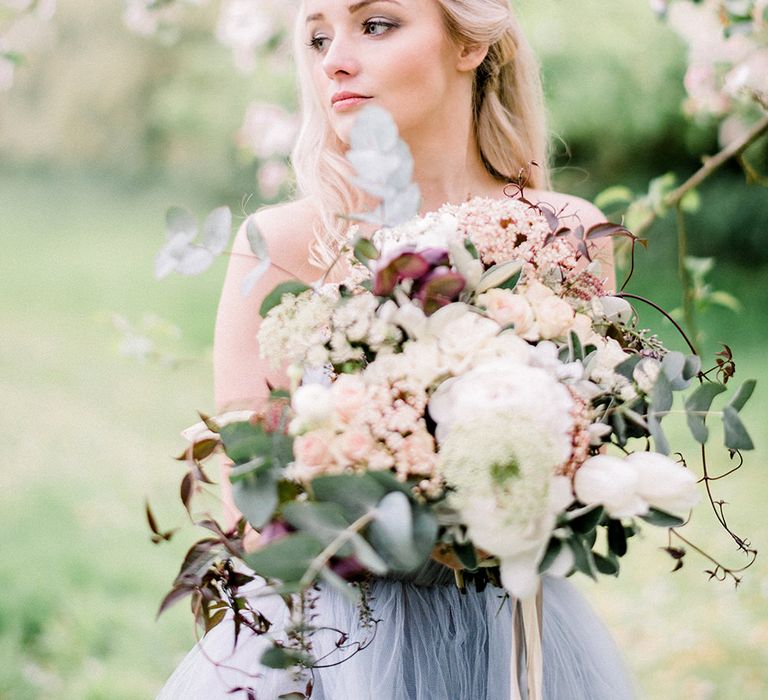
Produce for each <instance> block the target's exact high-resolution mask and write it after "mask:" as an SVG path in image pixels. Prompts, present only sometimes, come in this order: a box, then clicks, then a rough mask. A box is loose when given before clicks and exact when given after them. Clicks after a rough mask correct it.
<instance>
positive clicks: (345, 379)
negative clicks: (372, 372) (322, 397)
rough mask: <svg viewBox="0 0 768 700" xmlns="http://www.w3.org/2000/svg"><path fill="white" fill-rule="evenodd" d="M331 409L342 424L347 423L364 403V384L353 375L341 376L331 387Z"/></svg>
mask: <svg viewBox="0 0 768 700" xmlns="http://www.w3.org/2000/svg"><path fill="white" fill-rule="evenodd" d="M331 395H332V396H333V409H334V412H335V414H336V416H337V417H338V418H339V420H341V422H342V423H349V422H350V421H351V420H352V419H353V418H354V417H355V415H356V414H357V413H358V412H359V411H360V409H361V408H362V407H363V406H364V405H365V402H366V386H365V382H364V381H363V380H362V379H360V377H359V376H358V375H355V374H342V375H341V376H340V377H339V378H338V379H337V380H336V381H335V382H334V383H333V384H332V385H331Z"/></svg>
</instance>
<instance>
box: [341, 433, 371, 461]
mask: <svg viewBox="0 0 768 700" xmlns="http://www.w3.org/2000/svg"><path fill="white" fill-rule="evenodd" d="M373 447H374V444H373V438H372V437H371V434H370V432H368V431H367V430H360V429H349V430H345V431H344V432H343V433H341V435H339V436H338V437H337V438H336V441H335V444H334V448H335V450H338V451H339V452H340V453H341V455H342V456H343V457H344V458H345V459H346V460H348V461H349V462H351V463H352V464H359V463H360V462H365V461H366V458H367V457H368V455H369V454H370V452H371V450H372V449H373Z"/></svg>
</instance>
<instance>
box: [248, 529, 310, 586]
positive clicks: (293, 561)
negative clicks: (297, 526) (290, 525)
mask: <svg viewBox="0 0 768 700" xmlns="http://www.w3.org/2000/svg"><path fill="white" fill-rule="evenodd" d="M323 549H324V547H323V544H322V542H320V541H319V540H317V539H316V538H314V537H312V535H310V534H309V533H306V532H295V533H292V534H290V535H287V536H285V537H283V538H281V539H279V540H276V541H275V542H270V543H269V544H267V545H266V546H264V547H263V548H262V549H259V550H258V551H256V552H252V553H250V554H246V555H245V557H244V559H245V563H246V564H247V565H248V566H250V567H251V569H253V570H254V571H255V572H256V573H257V574H258V575H259V576H264V577H266V578H276V579H279V580H280V581H283V582H285V583H297V582H298V581H300V580H301V578H302V576H304V574H305V573H306V571H307V569H309V567H310V565H311V564H312V562H313V561H314V560H315V559H316V558H317V556H318V555H319V554H320V552H322V551H323Z"/></svg>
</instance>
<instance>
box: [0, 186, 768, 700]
mask: <svg viewBox="0 0 768 700" xmlns="http://www.w3.org/2000/svg"><path fill="white" fill-rule="evenodd" d="M173 203H178V204H182V205H186V206H189V207H190V208H193V209H195V210H196V213H198V214H203V213H204V212H205V211H207V209H208V208H210V207H211V206H214V205H215V204H217V202H202V201H201V200H196V199H195V198H194V194H193V191H192V190H184V189H182V188H176V189H174V188H172V187H171V186H162V187H160V186H155V187H152V188H149V187H147V188H140V187H129V186H127V185H125V184H121V183H120V182H119V181H118V180H115V179H111V178H109V177H98V176H93V175H71V176H66V177H63V178H62V177H59V176H57V175H55V174H47V175H42V174H39V175H33V174H18V173H17V174H16V175H13V176H12V175H11V174H10V173H9V172H0V232H1V234H2V236H1V238H2V241H3V244H4V260H5V263H6V264H5V265H4V274H3V277H2V284H3V286H4V290H3V291H4V293H3V294H2V295H0V313H1V314H2V318H3V325H4V328H3V341H2V342H0V362H1V363H2V375H1V376H2V379H1V380H0V381H2V384H0V387H1V388H2V396H3V401H4V406H5V410H4V420H3V427H4V430H3V440H2V443H3V445H4V447H5V448H6V459H5V460H4V461H3V466H2V470H1V471H0V484H1V485H2V488H0V531H1V532H2V533H3V536H2V560H3V565H2V566H1V567H0V590H2V592H3V595H2V596H0V659H2V662H0V698H2V699H3V700H22V699H23V700H26V699H28V698H29V699H31V698H40V699H41V700H53V699H56V700H60V699H62V698H63V699H69V698H72V699H76V700H80V699H87V700H97V699H104V700H107V699H108V700H139V699H144V698H150V697H153V694H154V692H156V690H157V689H158V688H159V686H160V685H161V684H162V682H163V680H164V678H165V677H166V676H167V675H168V673H170V671H171V670H172V668H173V667H174V665H175V663H176V662H177V661H178V660H179V658H180V656H181V654H183V652H184V651H185V650H186V649H187V648H188V647H189V645H190V644H191V643H192V642H193V639H194V635H193V628H192V624H191V617H190V616H189V615H188V613H187V610H186V609H185V608H184V606H183V605H182V606H179V607H178V608H175V609H173V610H172V611H171V612H170V613H168V614H167V615H165V616H163V617H162V618H161V619H160V620H159V621H155V611H156V609H157V605H158V602H159V600H160V598H161V597H162V594H163V593H164V591H165V590H166V589H167V587H168V586H169V584H170V582H171V580H172V578H173V576H174V575H175V571H176V567H177V563H178V562H179V561H180V556H181V554H182V552H183V549H184V545H185V544H186V543H188V542H189V541H190V539H191V536H192V534H193V533H186V534H185V535H184V536H182V537H180V538H179V540H178V541H174V542H173V543H172V544H171V545H168V546H165V547H161V548H158V547H155V546H153V545H152V544H150V542H149V538H148V532H147V528H146V525H145V522H144V519H143V501H144V498H145V496H147V495H152V502H153V505H154V507H155V509H156V512H157V515H158V518H159V519H160V521H161V525H162V526H173V525H177V524H180V523H182V521H183V513H182V510H181V508H180V506H179V505H178V503H177V497H176V488H177V485H178V479H179V477H180V474H181V469H182V467H180V466H179V465H177V464H176V463H175V462H173V461H172V460H171V456H172V455H173V454H174V453H176V452H177V451H178V449H179V447H180V445H181V444H182V441H181V439H180V438H179V437H178V431H179V430H180V429H181V428H183V427H185V426H186V425H187V424H189V423H191V422H193V421H194V420H195V413H194V412H195V410H196V409H208V410H210V409H211V406H212V403H211V398H210V395H211V381H210V374H211V370H210V363H209V361H208V359H207V356H208V352H207V351H208V345H209V343H210V336H211V328H212V322H213V317H214V313H215V304H216V299H217V294H218V286H219V284H220V280H221V275H222V269H223V267H222V265H218V266H217V267H216V269H215V270H214V271H212V272H211V273H210V274H208V275H207V276H205V277H203V278H199V279H193V280H189V279H182V278H175V279H169V280H166V281H163V282H156V281H154V279H153V278H152V257H153V255H154V253H155V251H156V249H157V248H158V246H159V244H160V242H161V237H162V219H163V214H164V211H165V208H166V207H167V206H168V205H169V204H173ZM230 204H231V203H230ZM640 264H641V273H642V274H641V276H640V277H639V278H638V282H637V283H636V285H635V287H636V289H637V290H640V291H643V290H644V291H646V292H647V293H654V294H655V295H656V296H659V295H661V296H662V297H665V298H666V297H668V298H669V299H673V295H674V287H675V285H674V267H673V265H671V264H670V263H669V262H667V263H664V261H663V256H657V257H654V256H653V253H651V254H649V255H648V257H647V258H646V260H644V261H643V260H642V259H641V261H640ZM718 275H719V277H718V280H717V281H718V282H721V283H723V284H725V285H727V286H728V288H730V289H731V290H732V291H735V292H736V293H737V294H738V295H740V296H742V298H743V299H745V300H746V301H748V302H749V304H748V308H747V309H746V310H745V312H744V313H743V314H742V315H741V316H740V317H730V316H727V315H724V314H719V313H718V314H713V315H712V316H711V317H710V322H711V323H717V324H719V326H718V328H719V329H720V330H718V331H716V330H714V329H713V328H711V327H709V328H707V329H706V330H707V332H708V337H709V344H708V346H707V347H708V352H711V351H713V350H714V349H715V341H716V340H717V339H718V338H719V337H720V333H722V332H726V331H727V333H728V337H729V339H730V340H732V341H733V342H732V344H733V347H734V350H735V351H736V353H737V359H738V361H739V370H738V374H739V375H740V376H741V378H745V377H748V376H758V378H760V379H761V380H763V379H764V378H765V375H766V372H765V366H766V365H765V359H764V354H763V353H764V350H763V345H764V341H765V336H766V334H765V330H764V329H763V327H762V325H761V324H763V323H764V318H765V316H764V309H765V302H766V301H768V281H766V279H765V270H757V271H751V272H745V271H743V270H739V269H723V270H720V271H719V273H718ZM670 279H671V280H672V282H671V283H670ZM115 312H116V313H121V314H124V315H126V316H127V317H129V318H130V319H132V320H137V319H139V318H140V317H141V315H142V314H144V313H145V312H156V313H157V314H159V315H160V316H161V317H163V318H166V319H168V320H170V321H173V322H175V323H177V324H179V325H180V326H181V328H182V330H183V338H182V340H181V341H179V342H178V343H177V346H178V348H177V353H178V354H179V355H180V356H181V357H186V358H191V359H188V360H186V361H183V362H182V363H181V364H180V365H179V366H178V367H177V368H175V369H171V368H168V367H162V366H158V365H154V364H147V365H142V364H140V363H138V362H136V361H132V360H129V359H126V358H124V357H121V356H120V354H119V353H118V351H117V345H118V341H119V336H118V334H117V333H116V332H115V331H114V329H113V327H112V324H111V320H110V319H111V315H112V314H113V313H115ZM648 321H649V323H654V324H656V323H657V321H656V319H655V318H652V317H651V316H648ZM766 413H768V389H766V387H765V385H762V386H760V388H759V392H758V395H757V397H756V398H755V399H754V400H753V403H752V405H750V406H748V409H747V410H746V418H747V421H748V423H749V425H750V426H751V429H752V432H753V435H754V436H755V437H756V441H757V443H758V450H757V451H755V452H754V453H752V454H750V455H748V459H747V462H746V464H745V466H744V469H743V470H742V471H741V472H740V473H738V474H737V475H735V476H734V477H732V478H731V479H730V480H727V481H726V482H721V483H720V484H719V485H718V489H719V491H718V493H719V494H721V495H722V497H723V498H725V499H726V500H728V501H730V502H731V503H733V505H732V506H731V507H732V509H733V510H732V511H731V521H732V525H733V527H734V528H735V529H736V530H737V532H740V533H742V532H743V533H746V534H748V535H749V536H750V538H751V539H752V541H753V542H754V543H755V545H756V546H757V547H758V548H760V547H761V546H764V545H765V543H766V542H768V523H766V520H765V517H764V516H763V513H764V512H765V510H764V503H765V501H766V499H767V498H768V487H767V486H766V479H765V471H764V465H763V462H764V461H765V457H766V446H765V441H764V439H763V434H764V433H763V426H764V418H763V416H765V415H766ZM676 431H677V434H679V435H680V436H681V438H680V439H684V433H683V430H682V427H681V426H678V428H677V429H676ZM714 454H715V452H714V451H713V455H714ZM723 457H724V455H723ZM719 458H720V455H719V454H718V460H719V461H718V460H715V462H717V463H722V462H723V461H724V460H720V459H719ZM693 463H694V464H695V460H694V462H693ZM696 520H697V522H696V523H694V527H693V528H692V533H693V534H692V536H695V538H696V541H697V542H700V543H701V544H703V545H705V547H706V548H707V549H708V550H710V551H712V552H713V553H715V554H717V555H718V556H721V557H723V558H724V559H726V560H727V561H729V562H734V561H735V562H737V561H738V558H737V557H736V554H735V552H734V551H733V547H732V546H730V545H729V542H728V540H727V538H726V537H724V536H721V535H719V534H718V532H717V529H716V528H715V527H713V526H712V524H711V523H712V520H713V519H712V518H711V517H710V516H709V514H708V513H707V512H706V508H705V507H703V506H702V507H701V508H699V512H698V514H697V518H696ZM663 544H664V540H663V537H662V536H661V534H660V533H656V532H651V531H650V530H648V531H647V532H646V536H645V538H644V541H643V542H640V543H635V551H634V553H633V554H634V556H631V557H630V559H629V560H628V561H627V563H626V566H625V570H624V575H623V576H622V578H621V579H620V580H616V581H613V580H611V581H601V582H600V583H599V584H597V585H595V584H593V583H591V582H589V581H580V582H579V585H580V587H581V588H582V589H583V590H585V591H586V593H587V594H588V595H589V596H590V598H591V599H592V600H593V601H594V603H595V605H596V606H597V607H598V608H599V609H600V610H601V612H602V613H603V614H604V617H605V619H606V620H607V622H608V624H609V625H610V627H611V628H612V630H613V631H614V633H615V635H616V637H617V638H618V639H619V641H620V643H621V645H622V647H623V648H624V649H625V652H626V656H627V659H628V661H629V663H630V665H631V666H632V668H633V669H634V670H635V671H636V673H637V674H638V676H639V678H640V681H641V684H642V686H643V688H644V689H645V692H646V694H647V696H648V697H649V698H653V699H655V698H663V699H665V700H667V699H669V700H678V699H680V700H682V699H683V698H684V699H685V700H694V699H702V700H703V699H710V698H713V699H714V698H717V699H731V698H733V699H737V698H738V700H744V698H758V697H762V693H763V690H764V688H765V687H767V686H768V683H767V681H768V677H766V670H765V669H766V668H767V667H768V616H766V613H765V611H766V609H767V608H768V600H767V599H766V597H767V596H768V574H767V573H766V572H767V571H768V570H767V569H766V567H765V565H764V564H763V562H762V561H760V562H759V563H758V565H756V566H755V567H753V568H752V569H751V570H750V571H749V572H748V573H747V575H746V576H745V580H744V583H743V584H742V586H741V587H740V588H739V590H738V591H734V590H733V587H732V586H730V585H728V584H719V583H715V582H712V583H708V582H707V580H706V576H705V575H704V574H702V573H701V571H702V569H704V568H705V566H706V562H704V561H703V560H701V559H697V558H696V557H695V555H693V554H691V556H690V557H689V559H688V560H687V563H686V566H685V568H684V569H683V570H682V571H680V572H679V573H676V574H674V575H670V574H668V573H667V572H668V570H669V569H670V568H671V567H670V562H669V561H668V560H667V559H666V558H665V555H664V554H663V553H661V552H659V551H658V549H657V548H658V547H659V546H661V545H663ZM339 700H341V699H339Z"/></svg>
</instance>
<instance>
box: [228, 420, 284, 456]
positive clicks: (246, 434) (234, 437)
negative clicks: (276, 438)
mask: <svg viewBox="0 0 768 700" xmlns="http://www.w3.org/2000/svg"><path fill="white" fill-rule="evenodd" d="M219 436H220V437H221V441H222V443H224V451H225V452H226V453H227V456H228V457H229V458H230V459H231V460H232V461H233V462H234V463H235V464H244V463H245V462H250V461H251V460H252V459H254V458H256V457H262V458H265V459H267V458H268V457H269V455H270V452H271V449H272V437H271V436H270V435H269V434H268V433H266V432H265V431H264V428H262V427H261V426H260V425H255V424H253V423H250V422H248V421H234V422H232V423H227V424H226V425H223V426H222V427H221V430H220V431H219Z"/></svg>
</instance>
